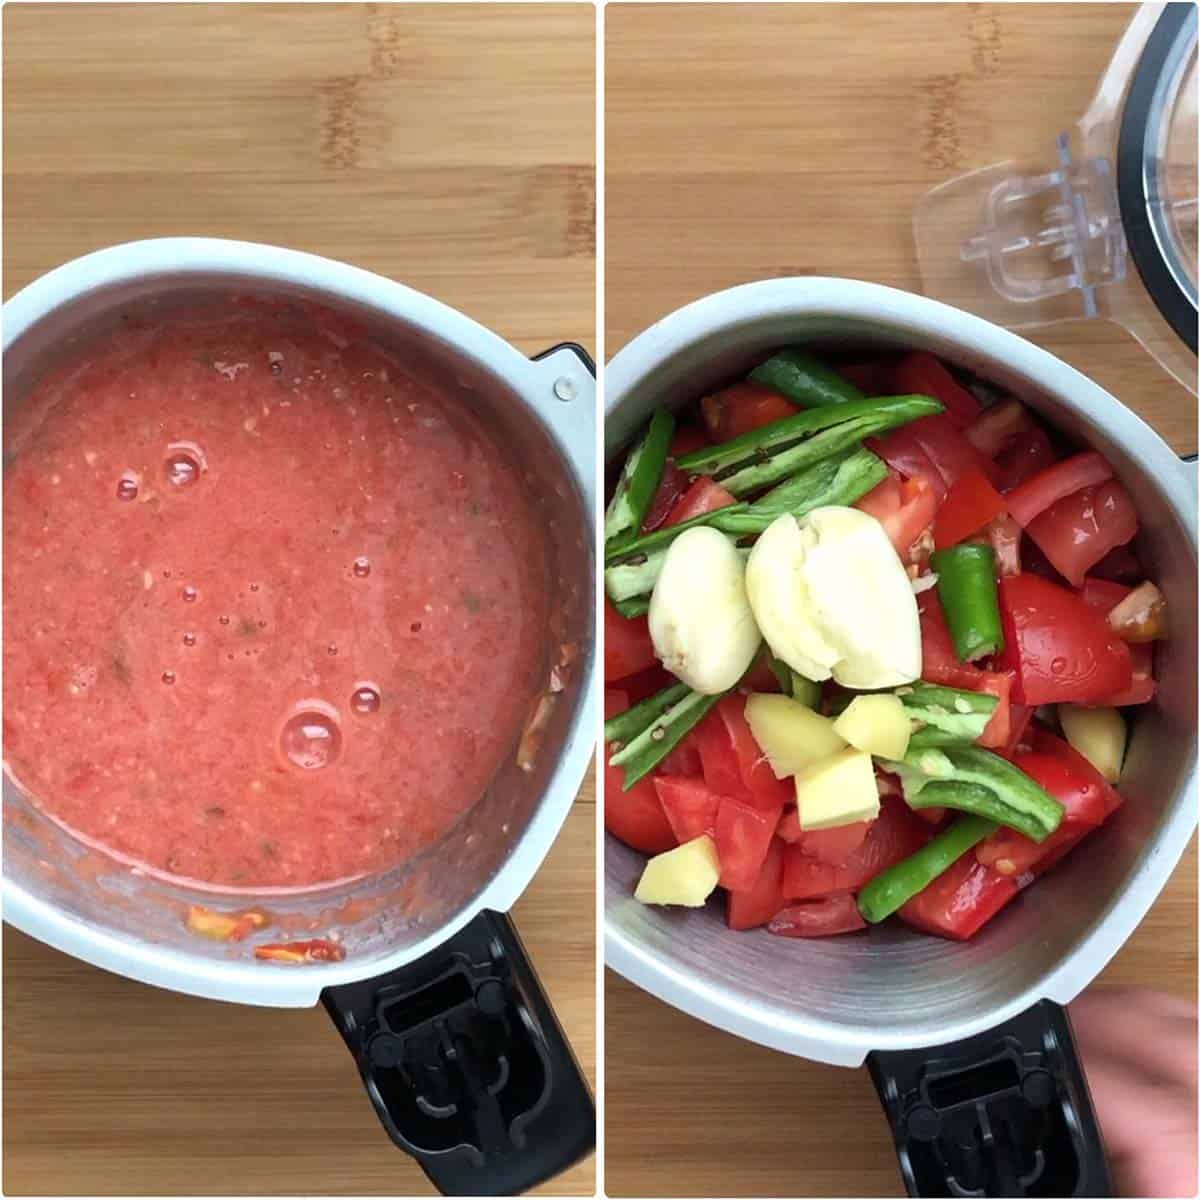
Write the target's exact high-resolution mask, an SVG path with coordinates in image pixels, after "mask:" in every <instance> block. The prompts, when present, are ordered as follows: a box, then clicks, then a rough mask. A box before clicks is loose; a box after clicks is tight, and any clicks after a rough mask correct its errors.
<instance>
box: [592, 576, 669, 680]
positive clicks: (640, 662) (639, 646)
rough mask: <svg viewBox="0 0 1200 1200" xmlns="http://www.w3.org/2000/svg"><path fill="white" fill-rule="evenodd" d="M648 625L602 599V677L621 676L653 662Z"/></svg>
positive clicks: (619, 677) (655, 659) (642, 618)
mask: <svg viewBox="0 0 1200 1200" xmlns="http://www.w3.org/2000/svg"><path fill="white" fill-rule="evenodd" d="M657 661H658V660H657V658H656V657H655V654H654V645H653V643H652V642H651V641H650V625H649V622H648V621H647V620H646V618H645V617H644V616H643V617H623V616H621V614H620V613H619V612H617V610H616V609H615V608H614V607H613V605H612V601H611V600H609V599H608V597H607V596H606V597H605V598H604V678H605V679H606V680H608V679H625V678H626V677H627V676H629V675H636V674H637V673H638V672H639V671H644V670H646V668H647V667H652V666H654V665H655V663H656V662H657Z"/></svg>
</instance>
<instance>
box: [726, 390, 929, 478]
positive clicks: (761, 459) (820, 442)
mask: <svg viewBox="0 0 1200 1200" xmlns="http://www.w3.org/2000/svg"><path fill="white" fill-rule="evenodd" d="M860 404H865V405H870V406H871V407H870V409H869V411H867V412H860V413H859V414H858V415H857V416H854V417H851V418H850V419H849V420H847V421H843V422H842V423H841V424H839V425H835V426H833V427H832V428H830V429H825V430H823V431H822V432H820V433H817V434H814V435H813V436H812V437H808V438H805V439H802V440H800V441H799V442H795V441H793V442H790V443H789V444H788V445H786V446H782V447H780V448H778V449H774V450H772V451H770V452H769V453H764V454H762V455H754V456H753V457H751V458H750V459H749V460H748V461H747V460H743V461H742V462H740V463H735V464H734V465H733V466H731V467H729V468H728V469H727V470H726V471H723V472H718V474H717V475H716V476H715V478H716V480H717V482H718V483H720V485H721V486H722V487H723V488H724V489H725V490H726V491H727V492H729V493H730V494H731V495H733V496H745V495H747V494H749V493H750V492H757V491H759V490H760V489H761V488H765V487H770V486H771V484H774V483H779V482H780V480H783V479H786V478H787V477H788V476H789V475H792V474H794V473H795V472H797V471H800V470H803V469H804V468H805V467H809V466H811V465H812V464H813V463H815V462H819V461H820V460H821V459H823V458H828V457H829V456H830V455H832V454H838V453H841V452H842V451H844V450H847V449H849V448H850V447H851V446H854V445H857V444H858V443H859V442H860V441H862V439H863V438H868V437H874V436H875V435H876V434H880V433H885V432H886V431H887V430H889V429H895V428H896V427H897V426H898V425H906V424H908V422H909V421H915V420H916V419H917V418H918V417H925V416H930V415H932V414H933V413H935V412H941V411H942V406H941V405H940V404H939V403H938V402H937V401H936V400H930V399H929V398H928V397H927V396H892V397H889V398H887V399H883V400H852V401H849V402H848V403H846V404H837V405H834V406H832V407H830V408H812V409H809V410H808V413H805V414H804V415H805V416H808V415H811V414H814V413H815V414H824V413H845V412H847V411H848V410H850V409H857V408H858V407H859V405H860ZM788 420H789V421H790V420H795V418H794V417H789V418H788Z"/></svg>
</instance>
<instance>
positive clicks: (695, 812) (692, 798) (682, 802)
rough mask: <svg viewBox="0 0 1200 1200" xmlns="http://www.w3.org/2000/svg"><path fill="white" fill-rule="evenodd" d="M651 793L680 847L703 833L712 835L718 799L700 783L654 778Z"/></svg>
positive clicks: (718, 797)
mask: <svg viewBox="0 0 1200 1200" xmlns="http://www.w3.org/2000/svg"><path fill="white" fill-rule="evenodd" d="M654 790H655V792H656V793H657V794H658V801H659V803H660V804H661V805H662V808H663V812H664V813H666V815H667V822H668V823H669V824H670V826H671V832H672V833H673V834H674V836H675V840H676V841H677V842H679V843H680V844H681V845H682V844H683V843H684V842H690V841H692V839H693V838H698V837H702V836H703V835H704V834H706V833H707V834H709V835H710V836H711V835H712V833H713V832H714V830H715V829H716V827H717V809H718V808H719V807H720V804H721V797H720V796H718V795H717V794H716V792H714V791H712V790H711V789H710V788H709V787H708V785H707V784H706V783H705V782H704V781H703V780H702V779H686V778H683V777H682V776H674V777H671V776H663V775H656V776H654Z"/></svg>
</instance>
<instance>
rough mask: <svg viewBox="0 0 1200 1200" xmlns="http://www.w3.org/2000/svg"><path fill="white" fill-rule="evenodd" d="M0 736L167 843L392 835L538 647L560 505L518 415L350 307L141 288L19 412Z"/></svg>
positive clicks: (385, 859) (271, 868)
mask: <svg viewBox="0 0 1200 1200" xmlns="http://www.w3.org/2000/svg"><path fill="white" fill-rule="evenodd" d="M4 451H5V459H6V462H7V464H8V465H7V468H6V471H5V476H4V617H5V624H6V627H5V637H4V735H5V742H6V747H5V753H6V765H7V768H8V769H9V770H10V772H11V773H12V774H13V775H14V776H15V778H16V779H17V780H18V781H19V782H20V783H21V784H22V786H23V787H25V788H26V789H27V790H28V792H29V793H30V795H31V796H32V798H33V799H34V801H35V802H36V803H38V804H39V805H40V806H41V807H42V808H43V809H44V810H45V811H46V812H47V813H48V814H50V815H51V816H52V817H54V818H56V819H57V820H59V821H61V822H62V823H64V824H65V825H67V826H68V827H69V828H71V829H72V830H74V831H76V832H77V833H78V834H80V835H82V836H83V837H85V838H87V839H91V840H94V841H97V842H99V843H101V844H102V845H104V846H106V847H107V848H109V849H110V850H113V851H115V852H117V853H119V854H121V855H124V856H127V857H129V858H131V859H133V860H136V861H137V862H139V863H141V864H143V865H145V866H147V867H149V868H152V869H154V870H157V871H161V872H166V873H168V874H171V875H176V876H182V877H186V878H190V879H195V880H203V881H207V882H209V883H213V884H221V885H232V886H243V887H250V886H258V887H261V886H298V885H308V884H313V883H316V882H323V881H330V880H334V879H339V878H344V877H347V876H354V875H359V874H362V873H366V872H372V871H376V870H379V869H383V868H387V867H391V866H394V865H396V864H399V863H401V862H403V861H405V860H406V859H408V858H409V857H411V856H412V855H413V854H415V853H416V852H418V851H420V850H421V849H423V848H424V847H427V846H429V845H430V844H431V843H433V842H435V841H436V840H437V839H438V838H440V837H441V836H442V835H443V834H445V833H446V832H447V830H449V829H450V827H451V826H452V825H454V823H455V822H456V821H458V820H459V818H460V817H462V816H463V814H464V813H465V812H466V811H467V810H468V809H469V808H470V807H471V805H472V804H473V803H474V802H475V801H476V800H477V799H478V798H479V797H480V795H481V794H482V792H483V791H484V789H485V788H486V786H487V784H488V781H489V780H490V778H491V777H492V775H493V774H494V773H495V771H496V769H497V768H498V766H499V765H500V764H501V763H502V761H504V760H505V758H506V757H507V756H508V755H510V754H512V753H513V752H514V746H515V742H516V739H517V737H518V735H519V732H520V727H521V725H522V724H523V721H524V718H525V717H526V715H527V713H528V710H529V707H530V705H531V703H532V701H533V698H534V696H535V695H536V693H537V692H538V691H539V690H540V688H541V686H542V685H543V684H544V680H545V675H546V670H547V666H546V655H545V641H546V633H545V630H546V619H547V601H546V592H547V568H546V561H545V546H544V543H543V540H542V532H541V526H540V523H539V521H538V519H537V517H536V514H535V512H534V509H533V506H532V504H531V502H530V500H529V498H528V497H527V495H526V494H525V492H524V491H523V490H522V486H521V483H520V481H519V476H518V473H517V471H516V470H515V468H514V467H513V465H512V464H511V463H510V461H509V459H508V458H507V456H506V454H505V453H504V452H503V451H502V449H501V447H500V445H499V444H498V443H497V442H496V441H495V440H494V439H493V437H492V435H491V434H490V433H489V431H488V430H487V429H486V428H485V426H484V425H482V424H481V423H480V421H479V420H478V419H477V418H476V417H475V416H474V415H473V414H472V412H471V411H470V409H469V408H468V407H467V405H466V403H465V402H464V401H462V400H460V399H458V398H455V397H452V396H450V395H447V394H442V393H440V392H438V391H433V390H430V389H429V388H428V387H426V386H424V385H422V384H420V383H418V382H416V381H415V380H414V379H413V378H411V377H409V376H408V375H406V374H405V372H404V370H403V367H402V366H401V365H400V364H399V363H398V362H397V361H396V360H395V359H394V358H392V357H391V356H389V355H387V354H385V353H384V352H382V351H381V350H379V349H378V348H376V347H374V346H373V345H372V344H370V343H368V342H367V341H366V340H365V338H363V337H362V336H361V335H360V334H359V333H358V332H357V331H356V330H354V329H350V328H347V326H346V325H345V323H344V322H341V321H340V319H339V318H337V317H335V316H334V315H333V314H332V313H328V312H325V311H324V310H320V309H315V308H310V307H306V306H301V305H297V304H283V303H274V302H272V303H265V302H261V301H251V300H247V299H237V298H233V299H231V300H230V301H228V302H223V303H222V304H221V305H220V306H219V307H218V306H201V307H199V308H194V309H191V310H188V311H187V312H180V313H177V314H175V315H166V316H163V315H158V316H142V317H135V316H130V317H129V318H127V319H126V320H125V321H124V322H123V323H122V324H121V325H120V326H119V327H118V328H117V329H116V331H115V332H112V333H110V334H106V335H105V336H104V337H103V339H101V340H99V341H97V342H95V343H93V344H92V345H91V347H90V348H89V349H88V350H86V351H85V352H84V354H83V356H82V357H80V358H78V359H77V360H76V361H74V362H72V363H70V364H65V365H63V366H61V367H58V368H56V369H55V370H54V371H53V372H51V373H50V374H48V375H47V376H46V377H45V378H44V379H43V380H42V381H41V382H40V383H39V384H38V385H37V386H36V388H35V389H34V390H33V392H32V394H31V395H30V397H29V398H28V399H27V400H26V402H25V403H24V404H22V406H21V408H20V409H19V410H18V411H17V412H16V414H15V415H14V416H12V417H11V418H10V419H9V420H8V422H7V425H6V428H5V433H4Z"/></svg>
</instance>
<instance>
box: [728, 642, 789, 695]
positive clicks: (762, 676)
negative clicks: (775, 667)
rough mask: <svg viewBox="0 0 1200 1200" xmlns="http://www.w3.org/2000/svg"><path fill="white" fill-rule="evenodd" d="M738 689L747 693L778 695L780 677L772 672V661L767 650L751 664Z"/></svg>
mask: <svg viewBox="0 0 1200 1200" xmlns="http://www.w3.org/2000/svg"><path fill="white" fill-rule="evenodd" d="M738 687H739V688H741V689H742V691H745V692H773V693H777V692H778V691H779V690H780V689H779V676H777V675H776V674H775V672H774V671H772V670H771V660H770V658H769V657H768V656H767V652H766V651H765V650H764V651H763V653H762V654H760V655H759V656H758V657H757V658H756V659H755V660H754V662H752V663H751V664H750V669H749V670H748V671H747V672H746V674H745V675H743V676H742V679H741V682H740V683H739V684H738Z"/></svg>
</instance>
